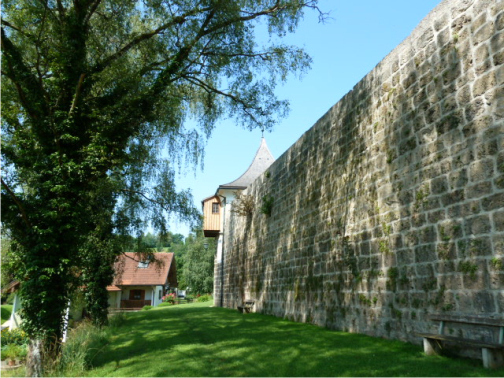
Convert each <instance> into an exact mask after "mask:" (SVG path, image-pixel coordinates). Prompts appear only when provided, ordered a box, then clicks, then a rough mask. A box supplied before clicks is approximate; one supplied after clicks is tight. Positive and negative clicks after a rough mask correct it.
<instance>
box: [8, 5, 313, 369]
mask: <svg viewBox="0 0 504 378" xmlns="http://www.w3.org/2000/svg"><path fill="white" fill-rule="evenodd" d="M316 4H317V1H316V0H307V1H305V2H299V1H294V0H289V1H280V2H279V3H278V4H277V6H272V5H271V4H270V2H268V1H267V2H257V1H252V0H244V1H240V2H233V1H208V2H198V1H182V2H181V1H175V0H169V1H166V2H156V1H154V2H140V1H129V2H128V1H127V2H125V1H115V0H112V1H107V2H103V1H99V0H89V1H82V2H81V1H79V2H65V1H57V2H54V1H49V2H30V3H29V4H25V5H23V4H22V5H21V6H20V5H19V4H18V2H16V1H10V0H7V1H4V2H3V3H2V33H1V38H2V86H1V91H2V93H1V95H2V96H1V98H2V125H1V127H2V130H1V131H2V149H1V151H2V163H3V175H2V180H1V185H2V202H1V206H2V209H1V210H2V215H3V217H2V222H3V223H4V225H5V228H6V229H8V230H9V237H10V238H11V239H12V241H13V246H12V248H11V252H12V255H13V256H14V259H15V260H16V261H17V262H18V263H19V264H18V269H17V270H16V272H15V277H14V278H17V279H19V280H21V281H22V286H21V290H22V296H23V298H24V304H23V307H24V312H23V314H22V316H23V328H24V329H25V330H26V332H27V333H28V334H29V335H30V337H31V338H33V339H41V340H43V341H44V343H45V346H47V347H49V346H50V345H54V343H52V342H51V340H55V339H56V340H59V339H60V338H61V335H62V319H63V315H64V312H65V310H66V307H67V304H68V301H69V299H70V298H71V296H72V294H73V292H74V291H75V290H76V289H77V288H82V287H84V288H85V290H84V297H85V299H86V302H87V305H88V310H89V313H90V314H91V317H92V318H93V321H94V322H95V324H97V325H100V326H101V325H104V324H106V322H107V318H106V314H107V311H106V307H107V301H106V295H107V293H106V290H105V286H106V285H107V284H110V282H112V271H111V269H110V266H111V262H112V261H113V260H114V257H115V256H117V255H118V254H119V253H120V252H122V251H123V250H124V248H123V247H124V243H125V242H127V241H130V239H129V235H136V236H139V235H140V234H141V233H142V230H143V229H144V228H145V226H146V225H147V224H150V225H152V227H153V228H154V229H155V230H156V231H157V232H159V233H160V234H161V235H166V234H167V232H168V230H167V229H166V227H167V224H169V223H168V222H167V220H168V218H169V217H170V216H173V215H176V216H178V218H179V219H180V220H182V221H184V222H188V223H190V224H193V225H196V224H197V223H198V222H199V220H200V216H199V212H198V210H197V209H196V208H194V206H193V205H192V203H193V201H192V196H191V193H190V191H189V190H181V191H178V190H177V188H176V187H175V183H174V180H175V169H176V168H177V167H178V168H182V166H185V165H189V166H196V165H197V164H198V163H199V162H200V161H201V157H202V154H203V145H204V140H205V138H206V137H208V135H209V134H210V132H211V130H212V129H213V127H214V126H215V124H216V122H217V120H218V119H219V118H221V117H233V118H234V119H235V120H236V121H237V123H238V124H241V125H243V126H245V127H248V128H250V129H252V128H254V127H261V128H263V129H268V128H271V127H272V125H273V124H274V123H275V122H276V120H277V116H282V115H284V114H285V113H286V110H287V102H286V101H280V100H278V99H277V98H276V97H275V95H274V92H273V91H274V88H275V85H276V84H277V83H278V82H282V81H285V80H286V79H287V76H288V74H289V73H291V72H294V73H302V72H303V71H304V70H305V69H306V68H307V67H308V66H309V63H310V58H309V57H308V56H307V54H306V53H305V52H304V51H303V50H301V49H299V48H297V47H293V46H286V45H282V44H275V43H271V44H270V45H265V46H260V47H259V45H258V44H256V43H255V41H254V27H255V26H256V25H257V24H259V23H260V22H262V21H263V20H264V22H265V24H264V25H266V26H267V30H268V33H269V34H270V36H271V37H272V39H271V40H272V41H274V40H275V37H283V36H284V35H285V34H286V33H288V32H293V31H294V30H295V29H296V27H297V25H298V22H299V21H300V20H301V18H302V17H303V12H304V11H305V10H306V9H310V8H312V9H317V7H316ZM190 117H192V118H193V119H197V120H198V122H199V124H198V126H197V127H195V128H187V127H185V126H184V124H185V120H186V119H188V118H190ZM28 374H30V372H28Z"/></svg>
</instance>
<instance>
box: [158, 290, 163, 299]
mask: <svg viewBox="0 0 504 378" xmlns="http://www.w3.org/2000/svg"><path fill="white" fill-rule="evenodd" d="M158 293H159V299H161V298H163V295H162V294H163V290H159V291H158Z"/></svg>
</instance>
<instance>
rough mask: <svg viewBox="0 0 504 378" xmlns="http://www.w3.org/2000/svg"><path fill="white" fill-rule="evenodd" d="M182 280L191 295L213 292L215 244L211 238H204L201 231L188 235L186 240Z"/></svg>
mask: <svg viewBox="0 0 504 378" xmlns="http://www.w3.org/2000/svg"><path fill="white" fill-rule="evenodd" d="M186 248H187V250H186V253H185V255H184V267H183V270H182V272H183V279H184V282H183V283H184V285H182V284H180V283H179V287H181V288H185V287H189V290H190V292H191V293H192V294H204V293H211V292H212V291H213V276H214V259H215V253H216V251H217V244H216V242H215V239H213V238H205V237H204V236H203V232H202V231H201V230H199V231H197V232H196V233H195V234H190V235H189V236H188V237H187V239H186Z"/></svg>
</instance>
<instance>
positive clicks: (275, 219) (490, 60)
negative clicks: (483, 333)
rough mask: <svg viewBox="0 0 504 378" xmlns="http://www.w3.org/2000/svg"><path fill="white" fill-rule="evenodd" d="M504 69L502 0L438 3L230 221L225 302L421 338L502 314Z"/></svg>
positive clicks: (279, 163) (217, 281)
mask: <svg viewBox="0 0 504 378" xmlns="http://www.w3.org/2000/svg"><path fill="white" fill-rule="evenodd" d="M503 61H504V1H500V0H499V1H497V0H474V1H468V0H453V1H452V0H447V1H443V2H442V3H441V4H440V5H438V7H436V8H435V9H434V10H433V11H432V12H431V13H430V14H429V15H428V16H427V17H426V18H425V19H424V20H423V21H422V22H421V23H420V25H419V26H418V27H417V28H416V29H415V30H414V31H413V33H412V34H411V35H410V36H409V37H408V38H407V39H406V40H405V41H404V42H402V43H401V44H400V45H399V46H398V47H397V48H396V49H395V50H394V51H392V52H391V53H390V54H389V55H388V56H387V57H386V58H385V59H384V60H383V61H382V62H380V63H379V64H378V65H377V66H376V67H375V69H374V70H373V71H371V72H370V73H369V74H368V75H367V76H366V77H364V78H363V79H362V80H361V81H360V82H359V83H358V84H357V85H356V86H355V87H354V89H353V90H352V91H351V92H349V93H348V94H347V95H346V96H345V97H344V98H342V99H341V100H340V101H339V102H338V103H337V104H336V105H334V106H333V107H332V108H331V109H330V110H329V111H328V112H327V113H326V114H325V115H324V116H323V117H322V118H321V119H320V120H319V121H318V122H317V123H316V124H315V125H314V126H313V127H312V128H311V129H310V130H308V131H307V132H306V133H305V134H304V135H303V136H302V137H301V138H300V139H299V140H298V141H297V142H296V143H295V144H294V145H293V146H292V147H291V148H290V149H289V150H288V151H286V152H285V153H284V154H283V155H282V156H281V157H280V158H279V159H278V160H277V161H276V162H275V163H274V164H273V165H272V166H271V167H270V169H269V170H268V171H267V172H265V173H264V174H263V175H262V176H260V177H259V178H258V179H257V180H256V181H255V182H254V184H252V185H251V186H250V187H249V188H248V189H247V193H248V194H250V195H253V196H254V198H255V203H256V210H255V211H254V212H253V214H252V215H250V216H248V217H247V216H239V215H237V214H233V213H229V212H228V214H227V219H226V224H225V229H224V266H223V268H224V269H223V275H222V276H223V277H224V280H223V282H221V280H220V277H221V273H220V272H221V268H222V265H221V264H216V267H215V271H216V275H215V277H216V279H215V288H216V292H215V294H216V301H217V302H218V298H219V297H220V295H221V291H220V288H221V283H222V285H223V286H222V287H223V301H224V303H223V305H224V306H225V307H230V308H236V306H237V305H239V304H241V302H242V301H243V300H244V299H248V298H254V299H256V306H255V311H257V312H262V313H265V314H272V315H275V316H279V317H285V318H288V319H292V320H295V321H301V322H311V323H314V324H318V325H321V326H326V327H329V328H332V329H341V330H346V331H350V332H359V333H365V334H369V335H373V336H381V337H387V338H396V339H401V340H409V341H413V342H415V343H419V342H420V339H419V338H418V337H415V336H414V335H413V332H415V331H429V330H430V331H434V332H436V329H437V324H433V323H432V322H430V321H428V320H427V315H428V314H430V313H443V312H444V313H446V314H454V313H463V314H472V315H478V314H486V315H490V316H491V315H499V314H503V313H504V267H503V265H504V121H503V118H504V117H503V116H504V89H503V88H504V65H503ZM268 203H269V205H268ZM261 207H263V211H261V210H260V208H261ZM269 210H270V215H268V214H265V213H268V212H269Z"/></svg>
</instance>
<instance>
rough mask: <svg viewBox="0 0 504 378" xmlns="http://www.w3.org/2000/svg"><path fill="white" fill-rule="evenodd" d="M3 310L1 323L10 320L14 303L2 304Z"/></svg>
mask: <svg viewBox="0 0 504 378" xmlns="http://www.w3.org/2000/svg"><path fill="white" fill-rule="evenodd" d="M0 310H1V323H2V324H3V323H5V322H6V321H7V320H9V318H10V316H11V312H12V305H1V306H0Z"/></svg>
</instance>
